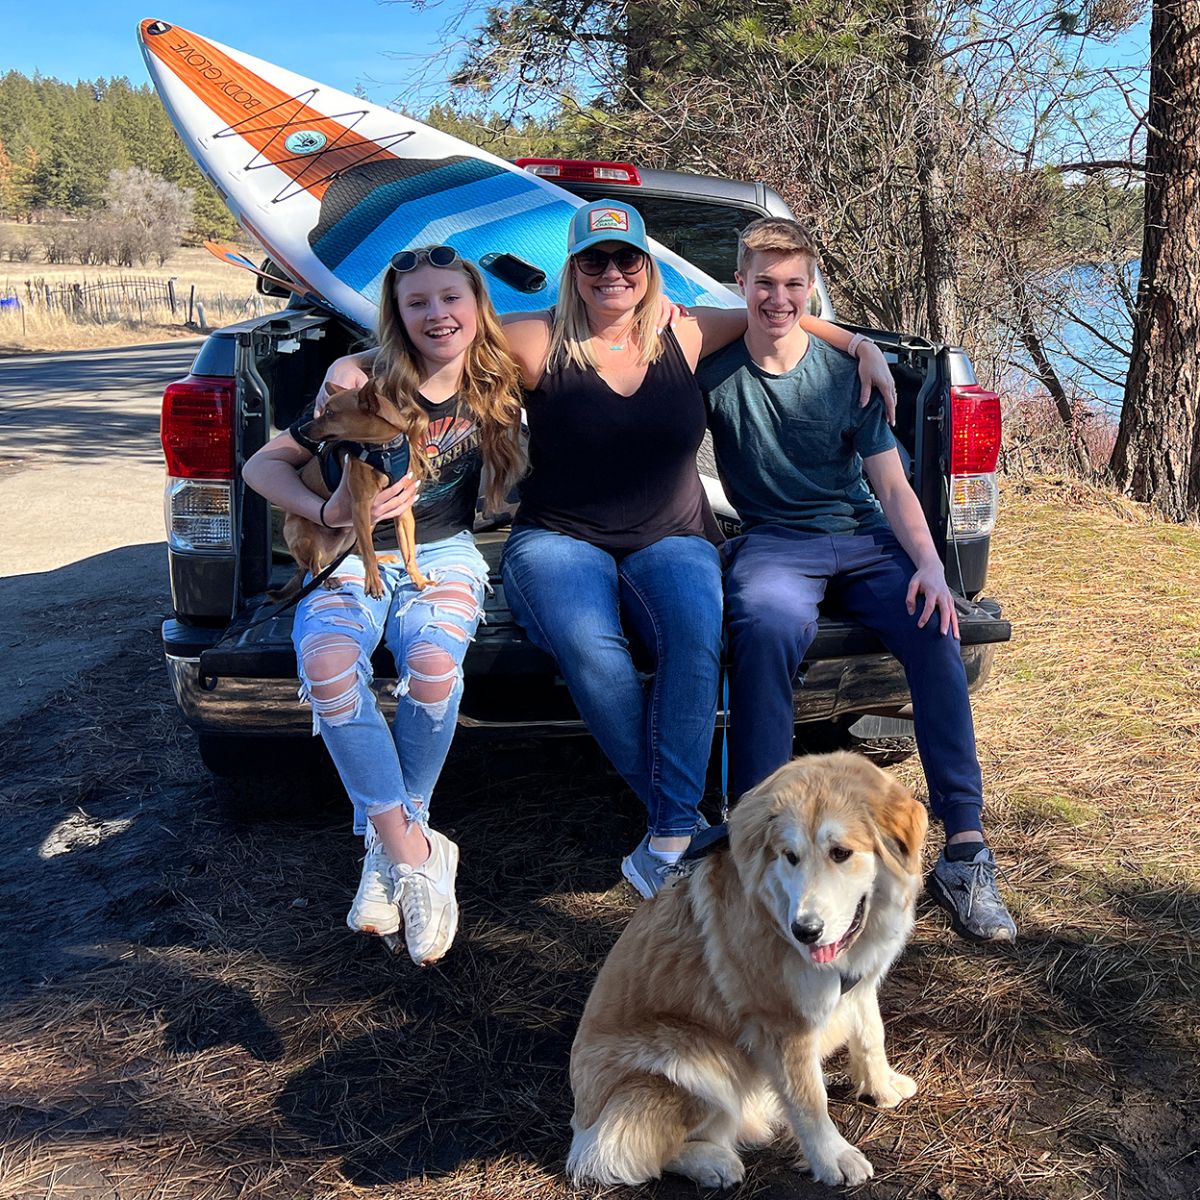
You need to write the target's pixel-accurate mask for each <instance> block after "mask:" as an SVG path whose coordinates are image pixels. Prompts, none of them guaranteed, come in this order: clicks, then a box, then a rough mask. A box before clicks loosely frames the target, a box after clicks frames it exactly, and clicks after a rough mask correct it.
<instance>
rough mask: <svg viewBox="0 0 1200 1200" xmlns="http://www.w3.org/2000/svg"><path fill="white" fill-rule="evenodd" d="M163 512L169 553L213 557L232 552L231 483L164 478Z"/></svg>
mask: <svg viewBox="0 0 1200 1200" xmlns="http://www.w3.org/2000/svg"><path fill="white" fill-rule="evenodd" d="M163 509H164V512H163V517H164V519H165V521H166V525H167V544H168V545H169V546H170V547H171V549H172V550H185V551H190V552H191V553H193V554H215V553H219V552H220V551H222V550H232V549H233V484H232V483H230V482H228V481H226V480H215V479H213V480H209V479H176V478H174V477H171V476H168V477H167V490H166V493H165V495H164V497H163Z"/></svg>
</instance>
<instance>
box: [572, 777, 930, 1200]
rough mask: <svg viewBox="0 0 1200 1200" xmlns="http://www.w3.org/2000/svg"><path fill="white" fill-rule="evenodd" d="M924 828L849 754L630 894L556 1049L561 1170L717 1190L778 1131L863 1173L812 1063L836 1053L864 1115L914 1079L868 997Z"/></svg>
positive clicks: (891, 956) (898, 940) (818, 1159)
mask: <svg viewBox="0 0 1200 1200" xmlns="http://www.w3.org/2000/svg"><path fill="white" fill-rule="evenodd" d="M927 824H928V822H927V818H926V815H925V810H924V808H923V807H922V806H921V805H920V804H918V803H917V802H916V801H915V800H914V799H913V798H912V796H910V795H909V793H908V792H907V791H905V789H904V788H902V787H901V786H900V785H899V784H898V783H896V782H895V781H894V780H893V779H891V778H890V777H889V776H888V775H886V774H885V773H884V772H883V771H881V770H879V768H878V767H875V766H872V765H871V764H870V763H869V762H867V761H866V759H863V758H860V757H858V756H857V755H853V754H831V755H824V756H821V757H813V758H803V759H798V760H797V761H795V762H792V763H789V764H788V765H787V766H785V767H781V768H780V769H779V770H778V771H776V772H775V774H774V775H772V776H770V777H769V778H768V779H766V780H765V781H764V782H763V783H761V784H759V785H758V787H756V788H754V789H752V790H751V791H749V792H747V793H746V795H745V796H743V797H742V799H741V801H740V802H739V803H738V805H737V807H736V808H735V809H734V810H733V813H732V815H731V816H730V818H729V840H728V844H727V845H718V846H717V847H715V848H713V849H712V850H711V851H710V852H709V853H708V854H707V855H706V856H705V857H702V858H700V859H699V861H698V862H697V863H696V865H695V867H694V869H693V870H692V873H691V875H690V876H687V877H683V878H680V879H678V880H677V881H675V882H673V883H670V884H668V885H667V886H666V887H664V888H663V889H662V891H660V892H659V893H658V895H657V896H656V897H655V898H654V899H653V900H651V901H649V902H648V903H646V904H643V905H642V906H641V907H640V908H639V909H638V910H637V912H635V913H634V915H633V919H632V920H631V921H630V922H629V925H628V926H627V928H626V929H625V932H624V933H623V934H622V935H621V937H620V939H619V940H618V942H617V944H616V946H614V947H613V950H612V953H611V954H609V956H608V961H607V962H605V964H604V966H603V968H602V969H601V971H600V975H599V978H598V979H597V980H596V986H595V987H594V988H593V989H592V994H591V996H590V997H589V999H588V1002H587V1006H586V1008H585V1009H584V1012H583V1019H582V1020H581V1021H580V1024H579V1032H578V1034H577V1035H576V1038H575V1044H574V1046H573V1047H572V1049H571V1086H572V1088H573V1090H574V1092H575V1115H574V1118H573V1120H572V1122H571V1124H572V1127H573V1129H574V1134H575V1136H574V1139H573V1141H572V1143H571V1151H570V1155H569V1156H568V1158H567V1170H568V1171H569V1172H570V1174H571V1175H572V1177H573V1178H575V1179H576V1180H584V1179H587V1180H594V1181H596V1182H598V1183H602V1184H616V1183H626V1184H637V1183H644V1182H645V1181H646V1180H649V1179H656V1178H658V1177H659V1176H660V1175H661V1174H662V1173H663V1172H664V1171H671V1172H675V1173H677V1174H680V1175H686V1176H688V1177H689V1178H691V1179H694V1180H695V1181H696V1182H697V1183H699V1184H700V1185H701V1186H702V1187H710V1188H714V1187H732V1186H734V1185H735V1184H737V1183H740V1182H741V1181H742V1178H743V1175H744V1170H743V1167H742V1161H741V1156H740V1154H739V1149H740V1148H741V1147H743V1146H750V1145H755V1144H760V1143H762V1142H765V1141H767V1140H768V1139H770V1138H771V1137H773V1136H774V1135H775V1133H776V1132H778V1131H779V1130H780V1129H782V1128H790V1130H791V1132H792V1133H793V1134H794V1136H795V1137H796V1139H797V1141H798V1142H799V1143H800V1147H801V1149H802V1150H803V1152H804V1155H805V1158H806V1159H807V1161H808V1168H809V1170H810V1171H811V1172H812V1174H813V1176H814V1177H815V1178H816V1179H818V1180H819V1181H820V1182H822V1183H828V1184H851V1185H853V1184H859V1183H862V1182H863V1181H864V1180H866V1179H869V1178H870V1177H871V1175H872V1173H873V1172H872V1168H871V1164H870V1163H869V1162H868V1161H867V1158H866V1157H865V1156H864V1155H863V1154H862V1153H861V1152H860V1151H859V1150H858V1149H856V1148H855V1147H854V1146H852V1145H851V1144H850V1143H849V1142H847V1141H846V1140H845V1138H843V1137H842V1135H841V1134H840V1133H838V1131H837V1129H836V1128H835V1127H834V1124H833V1122H832V1121H831V1120H830V1118H829V1112H828V1109H827V1105H826V1098H825V1084H824V1081H823V1079H822V1076H821V1060H822V1059H823V1058H824V1057H825V1056H826V1055H828V1054H831V1053H833V1052H834V1051H835V1050H837V1049H838V1048H840V1047H841V1046H847V1047H848V1049H849V1051H850V1061H849V1071H850V1077H851V1079H852V1081H853V1083H854V1085H855V1088H856V1090H857V1093H858V1094H859V1095H860V1096H861V1095H870V1096H871V1097H872V1098H873V1099H874V1101H875V1104H876V1105H877V1106H878V1107H880V1108H890V1107H892V1106H893V1105H896V1104H899V1103H900V1102H901V1101H902V1100H906V1099H908V1098H909V1097H910V1096H912V1095H913V1094H914V1093H915V1092H916V1090H917V1085H916V1083H915V1082H914V1081H913V1080H912V1079H910V1078H909V1077H908V1076H906V1075H902V1074H900V1072H899V1071H895V1070H893V1069H892V1066H891V1064H890V1063H889V1062H888V1060H887V1056H886V1054H885V1052H884V1043H883V1022H882V1020H881V1019H880V1016H879V1004H878V1001H877V999H876V995H877V991H878V988H879V984H880V981H881V980H882V978H883V975H884V973H885V972H886V971H887V969H888V967H889V966H891V964H892V962H893V961H894V960H895V958H896V957H897V956H898V955H899V953H900V951H901V950H902V949H903V948H904V943H905V940H906V939H907V937H908V934H909V931H910V930H911V929H912V925H913V902H914V900H915V898H916V895H917V893H918V891H920V888H921V875H920V866H921V844H922V842H923V841H924V839H925V831H926V827H927Z"/></svg>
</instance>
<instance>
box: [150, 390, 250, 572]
mask: <svg viewBox="0 0 1200 1200" xmlns="http://www.w3.org/2000/svg"><path fill="white" fill-rule="evenodd" d="M236 402H237V388H236V385H235V383H234V380H233V379H231V378H228V377H216V376H203V375H189V376H188V377H187V378H186V379H181V380H178V381H177V382H176V383H172V384H170V385H168V387H167V390H166V391H165V392H164V393H163V405H162V423H161V426H160V433H161V437H162V447H163V455H164V457H165V458H166V460H167V487H166V493H165V496H164V518H165V520H166V526H167V544H168V545H169V546H170V548H171V549H172V550H183V551H192V552H198V553H214V552H218V551H230V550H232V549H233V474H234V471H233V466H234V415H235V412H236V407H237V405H236Z"/></svg>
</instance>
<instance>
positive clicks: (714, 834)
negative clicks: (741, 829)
mask: <svg viewBox="0 0 1200 1200" xmlns="http://www.w3.org/2000/svg"><path fill="white" fill-rule="evenodd" d="M728 846H729V825H728V823H727V822H725V821H722V822H721V824H720V825H711V826H709V828H708V829H702V830H700V832H699V833H698V834H696V836H695V837H694V838H692V840H691V841H690V842H689V843H688V848H687V849H686V850H685V851H684V852H683V854H682V855H681V856H680V859H679V861H680V862H686V863H690V862H696V861H698V860H699V859H701V858H704V857H705V856H706V855H709V854H712V853H713V852H714V851H716V850H724V849H726V848H727V847H728Z"/></svg>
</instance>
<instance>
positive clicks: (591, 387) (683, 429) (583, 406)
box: [515, 329, 721, 553]
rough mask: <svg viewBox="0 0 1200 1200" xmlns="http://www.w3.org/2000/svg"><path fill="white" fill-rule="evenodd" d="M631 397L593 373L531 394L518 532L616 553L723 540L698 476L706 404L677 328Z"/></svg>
mask: <svg viewBox="0 0 1200 1200" xmlns="http://www.w3.org/2000/svg"><path fill="white" fill-rule="evenodd" d="M663 341H664V351H663V353H662V354H661V355H660V356H659V359H658V361H657V362H653V363H651V364H650V366H649V367H648V368H647V370H646V378H645V379H644V380H643V381H642V385H641V387H639V388H638V390H637V391H636V392H634V393H633V395H632V396H622V395H620V394H619V393H617V392H614V391H613V389H612V388H611V387H609V386H608V384H607V383H605V381H604V380H603V379H602V378H601V377H600V375H599V373H598V372H597V371H596V370H595V369H594V368H592V367H586V368H584V367H578V366H576V365H575V364H573V363H568V364H566V365H565V366H562V367H559V368H557V369H556V370H555V371H553V372H550V371H547V372H546V374H545V375H543V376H542V379H541V381H540V382H539V383H538V385H537V387H535V388H534V389H533V390H532V391H530V392H528V393H526V398H525V414H526V418H527V420H528V423H529V468H530V469H529V474H528V475H527V476H526V477H525V479H524V481H523V482H522V484H521V507H520V510H519V511H518V513H517V518H516V521H515V524H516V525H517V526H521V525H536V526H539V527H540V528H543V529H552V530H555V531H556V532H558V533H566V534H569V535H570V536H571V537H576V538H580V539H582V540H583V541H585V542H590V543H591V544H592V545H594V546H598V547H600V548H601V549H603V550H608V551H610V552H612V553H628V552H629V551H631V550H641V549H642V548H643V547H645V546H649V545H651V544H652V543H653V542H657V541H658V540H659V539H660V538H665V537H675V536H679V535H683V534H695V535H697V536H699V537H706V538H708V539H709V540H710V541H712V542H720V541H721V534H720V531H719V530H718V528H717V523H716V521H715V520H714V519H713V515H712V510H711V509H710V508H709V506H708V500H707V499H706V497H705V495H704V488H703V486H702V485H701V483H700V476H699V474H698V473H697V471H696V451H697V450H698V449H699V447H700V442H701V440H702V439H703V437H704V424H705V414H704V399H703V397H702V396H701V394H700V388H699V386H698V385H697V383H696V377H695V375H693V374H692V371H691V368H690V367H689V366H688V364H687V359H686V358H685V357H684V354H683V350H682V348H681V347H680V345H679V342H678V341H677V340H676V338H675V334H674V332H673V331H672V330H669V329H668V330H667V331H666V333H665V334H664V337H663Z"/></svg>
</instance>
